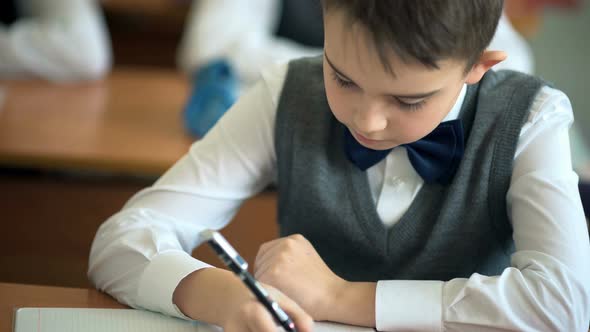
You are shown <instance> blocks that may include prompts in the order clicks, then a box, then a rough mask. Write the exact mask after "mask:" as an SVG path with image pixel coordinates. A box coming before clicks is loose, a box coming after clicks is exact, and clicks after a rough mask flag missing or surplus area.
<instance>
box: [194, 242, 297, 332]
mask: <svg viewBox="0 0 590 332" xmlns="http://www.w3.org/2000/svg"><path fill="white" fill-rule="evenodd" d="M201 236H202V237H203V239H204V240H205V241H207V243H208V244H209V246H211V248H213V250H214V251H215V253H216V254H217V256H219V258H220V259H221V260H222V261H223V263H224V264H225V265H226V266H227V267H228V268H229V269H230V270H232V271H233V272H234V273H235V274H236V275H237V276H238V277H239V278H240V279H242V281H243V282H244V283H245V284H246V286H248V288H249V289H250V290H251V291H252V293H254V295H255V296H256V298H257V299H258V301H260V303H262V305H264V307H266V309H267V310H268V311H269V312H270V314H271V315H272V316H273V317H274V319H275V320H276V321H277V322H278V323H279V324H280V325H281V326H282V327H283V328H284V329H285V331H287V332H296V331H297V329H296V328H295V323H293V320H291V318H290V317H289V316H288V315H287V313H286V312H285V311H284V310H283V309H281V307H279V304H278V303H276V302H275V301H274V300H273V299H271V297H270V295H269V294H268V292H267V291H266V290H265V289H264V288H263V287H262V286H261V285H260V283H258V281H256V279H254V277H253V276H252V275H251V274H250V273H249V272H248V263H246V261H245V260H244V259H243V258H242V256H240V255H239V254H238V252H237V251H236V250H235V249H234V248H233V247H232V246H231V245H230V244H229V242H227V240H226V239H225V238H224V237H223V235H221V234H220V233H218V232H216V231H212V230H205V231H203V232H201Z"/></svg>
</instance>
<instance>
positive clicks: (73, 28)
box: [0, 0, 111, 81]
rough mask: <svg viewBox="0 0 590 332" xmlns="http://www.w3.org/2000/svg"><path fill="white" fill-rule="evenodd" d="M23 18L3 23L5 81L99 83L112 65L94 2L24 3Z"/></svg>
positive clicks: (0, 53)
mask: <svg viewBox="0 0 590 332" xmlns="http://www.w3.org/2000/svg"><path fill="white" fill-rule="evenodd" d="M16 4H17V8H18V9H19V12H20V13H21V14H22V17H21V18H20V19H19V20H17V21H16V22H15V23H13V24H12V25H10V26H5V25H3V24H1V23H0V78H23V77H24V78H31V77H40V78H44V79H47V80H51V81H77V80H89V79H98V78H100V77H102V76H103V75H104V74H106V73H107V72H108V71H109V69H110V66H111V47H110V40H109V38H108V33H107V30H106V26H105V23H104V19H103V17H102V14H101V11H100V8H99V6H98V4H97V3H96V1H94V0H50V1H48V0H18V1H16Z"/></svg>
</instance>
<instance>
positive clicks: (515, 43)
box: [488, 13, 535, 75]
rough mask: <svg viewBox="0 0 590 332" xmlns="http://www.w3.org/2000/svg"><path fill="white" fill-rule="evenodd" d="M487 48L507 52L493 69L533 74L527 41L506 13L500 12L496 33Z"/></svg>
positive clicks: (530, 52)
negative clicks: (504, 58) (505, 56)
mask: <svg viewBox="0 0 590 332" xmlns="http://www.w3.org/2000/svg"><path fill="white" fill-rule="evenodd" d="M488 49H489V50H493V51H504V52H506V53H507V54H508V58H506V60H504V61H502V62H500V63H499V64H497V65H495V66H494V69H495V70H501V69H510V70H516V71H520V72H523V73H527V74H531V75H532V74H533V72H534V69H535V60H534V58H533V52H532V51H531V48H530V47H529V45H528V43H527V41H526V40H525V39H524V38H523V37H522V36H521V35H520V33H518V31H516V30H515V29H514V27H513V26H512V24H511V23H510V20H509V19H508V17H507V16H506V14H504V13H503V14H502V17H501V18H500V21H499V22H498V28H497V29H496V34H495V35H494V38H493V39H492V41H491V43H490V45H489V46H488Z"/></svg>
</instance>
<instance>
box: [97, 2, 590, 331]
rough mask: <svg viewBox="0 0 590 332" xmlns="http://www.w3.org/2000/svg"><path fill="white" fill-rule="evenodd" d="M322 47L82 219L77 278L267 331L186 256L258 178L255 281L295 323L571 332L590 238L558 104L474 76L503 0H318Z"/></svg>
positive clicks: (517, 83) (220, 274) (482, 67)
mask: <svg viewBox="0 0 590 332" xmlns="http://www.w3.org/2000/svg"><path fill="white" fill-rule="evenodd" d="M323 9H324V26H325V49H324V54H323V56H322V57H321V58H317V59H304V60H299V61H294V62H292V63H290V64H289V67H288V68H283V69H280V70H279V69H277V70H276V71H275V72H272V73H268V74H266V75H265V77H264V80H263V81H262V82H261V83H259V84H258V85H257V86H256V87H254V88H253V89H252V90H251V91H250V92H249V93H247V94H246V95H245V96H244V97H243V98H242V99H241V100H240V101H238V103H237V104H236V105H235V106H234V107H233V108H232V109H231V110H230V111H229V112H228V113H227V115H226V116H224V117H223V118H222V120H221V121H220V122H219V124H218V125H216V126H215V127H214V128H213V129H212V131H211V132H210V133H209V134H208V135H207V136H206V137H205V138H204V139H203V140H201V141H199V142H197V143H195V144H194V145H193V147H192V148H191V151H190V153H189V154H188V155H187V156H185V157H184V158H183V159H181V160H180V161H179V162H178V163H177V164H176V165H175V166H174V167H173V168H172V169H171V170H170V171H168V172H167V173H166V174H165V175H164V176H163V177H162V178H161V179H160V180H159V181H158V182H157V183H156V184H155V185H154V186H153V187H152V188H149V189H147V190H145V191H143V192H141V193H139V194H138V195H136V196H135V197H134V198H133V199H131V201H130V202H129V203H128V204H127V206H126V207H125V208H124V209H123V211H122V212H120V213H119V214H117V215H116V216H114V217H113V218H111V219H110V220H109V221H107V222H106V223H105V224H104V225H103V226H102V227H101V229H100V230H99V232H98V234H97V236H96V239H95V242H94V245H93V248H92V252H91V258H90V269H89V274H90V277H91V278H92V280H93V281H94V282H95V283H96V285H97V287H99V288H101V289H104V290H106V291H108V292H109V293H111V294H112V295H113V296H115V297H116V298H117V299H119V300H120V301H122V302H125V303H127V304H130V305H132V306H136V307H143V308H148V309H151V310H156V311H161V312H164V313H168V314H171V315H176V316H180V317H184V315H186V316H188V317H190V318H193V319H197V320H202V321H206V322H211V323H215V324H218V325H221V326H223V327H224V328H225V330H226V331H274V323H273V321H272V319H271V318H270V316H269V315H268V314H267V313H266V311H265V310H264V308H263V307H262V306H261V305H260V304H259V303H257V302H256V301H254V300H253V299H252V297H251V296H250V294H248V292H247V290H246V289H245V288H244V287H243V286H242V285H241V284H240V282H239V280H237V279H236V278H235V277H234V276H233V275H231V274H230V273H229V272H227V271H222V270H219V269H215V268H205V267H208V265H206V264H205V263H203V262H199V261H195V260H194V259H193V258H191V257H190V256H189V254H187V252H190V250H191V249H192V248H194V246H196V245H197V243H198V239H197V238H196V237H197V236H196V234H198V232H199V231H201V230H203V229H205V228H221V227H223V226H224V225H225V224H227V222H228V220H229V219H230V218H231V216H232V215H233V213H235V211H236V209H237V208H238V206H239V205H240V203H241V202H242V201H243V200H244V199H246V198H247V197H249V196H251V195H253V194H255V193H257V192H258V191H260V190H262V189H263V188H264V187H265V186H267V185H268V184H269V183H271V182H272V181H273V180H274V179H276V182H277V185H278V192H279V224H280V230H281V236H283V237H282V238H280V239H278V240H274V241H272V242H270V243H266V244H264V245H263V246H262V247H261V248H260V251H259V253H258V256H257V258H256V262H255V266H254V272H255V276H256V277H257V278H258V279H259V280H260V281H262V282H263V283H265V284H266V285H268V287H269V288H271V290H272V292H273V294H274V296H275V298H276V299H277V301H278V302H279V304H280V305H281V306H282V307H283V308H284V309H285V310H286V311H287V312H288V313H289V314H290V315H291V316H292V318H293V319H294V320H295V323H296V325H297V327H298V329H299V330H301V331H310V329H311V324H312V323H311V318H313V319H314V320H330V321H337V322H343V323H349V324H356V325H364V326H372V327H376V328H377V329H379V330H391V331H397V330H420V331H422V330H424V331H429V330H433V331H434V330H435V331H440V330H449V331H450V330H469V331H477V330H486V331H489V330H529V331H547V330H555V331H582V330H584V329H585V328H587V326H588V325H587V324H588V318H589V317H590V309H589V303H588V302H589V300H590V294H589V292H590V291H589V285H588V283H587V280H588V276H590V271H589V270H590V267H589V262H590V248H589V242H588V235H587V230H586V226H585V223H584V216H583V213H582V208H581V205H580V199H579V194H578V192H577V187H576V185H577V176H576V175H575V173H573V171H572V170H571V163H570V161H569V159H570V156H569V147H568V137H567V129H568V127H569V125H570V124H571V122H572V112H571V106H570V105H569V101H568V100H567V97H565V95H564V94H563V93H561V92H559V91H558V90H555V89H552V88H549V87H547V86H544V84H543V82H542V81H540V80H538V79H536V78H533V77H530V76H526V75H524V74H518V73H514V72H504V73H494V72H491V71H489V69H490V68H491V67H492V66H493V65H495V64H497V63H499V62H500V61H502V60H503V59H504V58H505V57H506V55H505V54H504V53H503V52H499V51H486V50H485V48H486V46H487V45H488V43H489V41H490V39H491V38H492V35H493V34H494V30H495V28H496V25H497V22H498V19H499V17H500V13H501V10H502V1H501V0H473V1H469V2H464V1H456V0H444V1H429V0H421V1H418V0H407V1H402V0H399V1H383V0H381V1H377V0H356V1H355V0H325V1H323Z"/></svg>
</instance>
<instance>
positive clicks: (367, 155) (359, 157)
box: [344, 120, 465, 184]
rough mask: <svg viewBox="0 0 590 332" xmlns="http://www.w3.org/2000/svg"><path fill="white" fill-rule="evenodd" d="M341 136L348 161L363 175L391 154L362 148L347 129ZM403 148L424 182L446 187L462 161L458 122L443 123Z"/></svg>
mask: <svg viewBox="0 0 590 332" xmlns="http://www.w3.org/2000/svg"><path fill="white" fill-rule="evenodd" d="M344 136H345V137H344V147H345V150H346V155H347V156H348V159H350V161H352V162H353V163H354V164H355V165H356V166H357V167H358V168H360V169H361V170H363V171H364V170H366V169H367V168H369V167H371V166H373V165H375V164H376V163H378V162H379V161H381V160H382V159H383V158H385V156H387V154H388V153H389V152H390V151H391V149H389V150H373V149H369V148H366V147H364V146H362V145H361V144H360V143H359V142H357V140H356V139H355V138H354V137H353V136H352V134H351V133H350V131H349V130H348V129H346V130H345V131H344ZM403 146H404V147H405V148H406V150H407V151H408V158H409V159H410V162H411V163H412V166H414V169H415V170H416V172H417V173H418V174H419V175H420V176H421V177H422V179H424V181H425V182H427V183H431V182H439V183H442V184H447V183H449V182H450V181H451V179H452V178H453V176H454V175H455V171H456V170H457V167H458V166H459V162H460V161H461V158H462V157H463V152H464V149H465V141H464V137H463V125H462V123H461V120H452V121H446V122H443V123H441V124H440V125H438V127H436V128H435V129H434V130H433V131H432V132H431V133H430V134H428V135H427V136H425V137H424V138H422V139H420V140H418V141H416V142H414V143H410V144H404V145H403Z"/></svg>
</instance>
